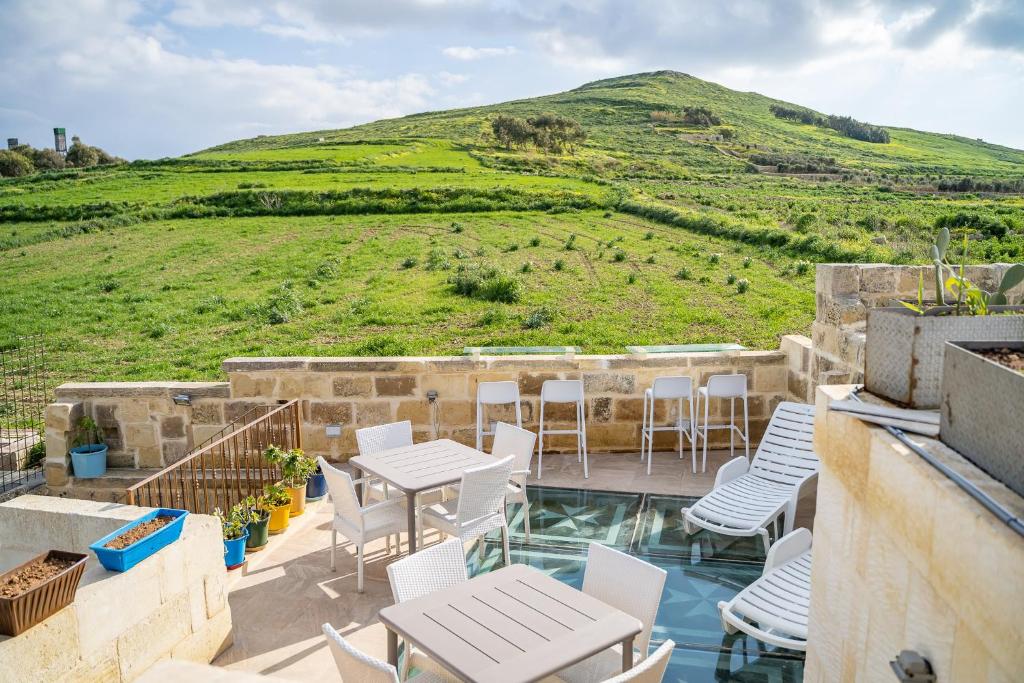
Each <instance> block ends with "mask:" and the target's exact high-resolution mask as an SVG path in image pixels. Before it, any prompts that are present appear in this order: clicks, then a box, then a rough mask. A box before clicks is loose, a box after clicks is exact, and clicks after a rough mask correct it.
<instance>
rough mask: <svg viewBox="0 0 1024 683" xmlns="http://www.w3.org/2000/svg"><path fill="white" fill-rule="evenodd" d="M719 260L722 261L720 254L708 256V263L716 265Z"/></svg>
mask: <svg viewBox="0 0 1024 683" xmlns="http://www.w3.org/2000/svg"><path fill="white" fill-rule="evenodd" d="M721 260H722V255H721V254H709V255H708V263H711V264H716V263H718V262H719V261H721Z"/></svg>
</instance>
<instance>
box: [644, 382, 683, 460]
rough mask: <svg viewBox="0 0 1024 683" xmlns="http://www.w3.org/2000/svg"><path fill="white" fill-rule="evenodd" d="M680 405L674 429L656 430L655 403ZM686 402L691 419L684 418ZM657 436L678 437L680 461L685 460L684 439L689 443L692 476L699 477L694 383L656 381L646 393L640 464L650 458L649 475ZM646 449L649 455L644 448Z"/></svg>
mask: <svg viewBox="0 0 1024 683" xmlns="http://www.w3.org/2000/svg"><path fill="white" fill-rule="evenodd" d="M662 400H666V401H678V411H679V412H678V416H677V417H676V423H675V424H674V425H668V426H662V427H655V426H654V407H655V402H656V401H662ZM683 401H686V403H687V407H688V408H689V411H690V413H689V414H690V418H689V419H685V418H684V417H683ZM655 432H678V433H679V459H680V460H682V459H683V437H684V436H685V437H686V438H688V439H689V440H690V457H691V460H692V461H693V472H694V474H696V473H697V416H696V406H695V404H694V401H693V380H692V379H691V378H689V377H657V378H655V380H654V384H653V385H652V386H651V388H650V389H646V390H645V391H644V416H643V423H642V425H641V427H640V460H641V461H643V459H644V457H646V458H647V474H650V473H651V460H652V457H651V456H652V455H653V453H654V433H655ZM645 446H646V449H647V450H646V452H645V450H644V447H645Z"/></svg>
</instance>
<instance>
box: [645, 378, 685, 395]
mask: <svg viewBox="0 0 1024 683" xmlns="http://www.w3.org/2000/svg"><path fill="white" fill-rule="evenodd" d="M651 394H652V395H653V396H654V398H692V397H693V379H692V378H690V377H656V378H655V379H654V385H653V386H652V387H651Z"/></svg>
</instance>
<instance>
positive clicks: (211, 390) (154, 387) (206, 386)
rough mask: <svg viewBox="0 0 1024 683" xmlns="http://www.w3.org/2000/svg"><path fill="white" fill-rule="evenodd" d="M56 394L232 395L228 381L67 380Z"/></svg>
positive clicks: (111, 396)
mask: <svg viewBox="0 0 1024 683" xmlns="http://www.w3.org/2000/svg"><path fill="white" fill-rule="evenodd" d="M54 394H55V395H56V397H57V398H58V399H60V398H115V397H120V396H138V397H146V398H168V399H169V398H172V397H173V396H174V395H175V394H188V395H189V396H191V397H192V398H229V397H230V395H231V391H230V385H229V384H228V383H227V382H65V383H64V384H61V385H60V386H58V387H57V388H56V389H54Z"/></svg>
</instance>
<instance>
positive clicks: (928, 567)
mask: <svg viewBox="0 0 1024 683" xmlns="http://www.w3.org/2000/svg"><path fill="white" fill-rule="evenodd" d="M850 389H851V387H849V386H834V387H820V388H819V390H818V394H817V398H818V400H817V418H816V422H815V444H816V450H817V452H818V453H819V454H820V455H821V460H822V467H821V473H820V475H819V479H818V497H817V512H816V515H815V519H814V551H813V563H814V568H813V571H812V572H811V610H810V622H809V625H808V628H809V639H808V643H807V662H806V669H805V673H804V680H805V681H808V683H814V682H817V681H890V680H895V677H894V675H893V673H892V671H891V670H890V668H889V664H888V662H889V661H890V660H891V659H893V658H894V657H895V656H896V654H897V653H898V652H899V651H900V650H903V649H909V650H916V651H918V652H919V653H920V654H921V655H922V656H924V657H925V658H927V659H928V660H929V661H930V662H931V664H932V667H933V669H934V671H935V673H936V675H937V677H936V680H938V681H1011V680H1020V675H1021V674H1020V672H1021V671H1024V611H1022V610H1021V606H1022V605H1024V581H1022V580H1021V575H1020V571H1021V570H1020V568H1021V567H1022V566H1024V539H1022V538H1021V537H1020V536H1019V535H1018V534H1016V533H1015V532H1013V531H1012V530H1011V529H1010V528H1009V527H1008V526H1007V525H1006V524H1004V523H1003V522H1001V521H999V519H997V518H996V517H995V516H994V515H993V514H992V513H990V512H988V511H987V510H986V509H985V508H983V507H982V506H981V505H980V504H979V503H977V502H976V501H975V500H974V499H972V498H970V497H969V496H968V495H967V494H966V493H965V492H964V491H963V490H962V489H960V488H959V487H957V486H956V485H955V484H954V483H953V482H952V481H951V480H950V479H949V478H947V477H946V476H945V475H943V474H942V473H940V472H939V471H938V470H936V469H935V468H934V467H932V466H931V465H929V464H928V463H927V462H925V461H924V460H923V459H922V458H921V457H920V456H918V455H917V454H915V453H913V452H912V451H910V450H909V449H908V448H906V447H905V446H904V445H903V444H901V443H900V442H899V441H897V440H896V439H895V438H894V437H892V436H890V435H889V434H888V433H887V432H886V431H884V430H883V429H880V428H877V427H871V426H868V425H867V424H865V423H863V422H861V421H860V420H857V419H856V418H853V417H851V416H848V415H843V414H839V413H830V412H828V410H827V405H828V401H829V400H830V399H835V398H845V397H846V396H847V395H848V393H849V390H850ZM915 441H919V442H921V443H923V444H924V445H925V447H926V448H928V449H929V450H930V451H931V452H932V453H934V454H935V455H936V456H937V457H939V458H940V459H941V460H942V462H943V463H945V464H946V465H948V466H949V467H951V468H952V469H953V470H954V471H956V472H958V473H960V474H961V475H963V476H964V477H965V478H967V479H968V480H969V481H971V482H973V483H974V484H976V485H978V486H979V487H980V488H981V489H982V490H984V491H985V492H986V493H988V494H989V495H991V496H993V497H994V498H996V499H997V500H998V501H999V502H1000V503H1001V504H1003V505H1005V506H1006V507H1007V508H1008V509H1009V510H1010V511H1011V513H1012V514H1014V515H1016V516H1017V517H1018V518H1021V517H1024V499H1022V498H1021V497H1020V496H1017V495H1016V494H1014V493H1013V492H1012V491H1010V490H1009V489H1007V488H1006V487H1005V486H1003V485H1002V484H1000V483H998V482H996V481H995V480H993V479H992V478H991V477H989V476H988V475H986V474H985V473H984V472H982V471H981V470H979V469H978V468H977V467H975V466H974V465H972V464H971V463H969V462H968V461H966V460H965V459H963V458H962V457H961V456H960V455H959V454H957V453H955V452H954V451H952V450H951V449H949V448H946V447H945V446H943V445H942V444H941V443H939V442H937V441H934V440H931V439H924V438H923V437H915Z"/></svg>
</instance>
